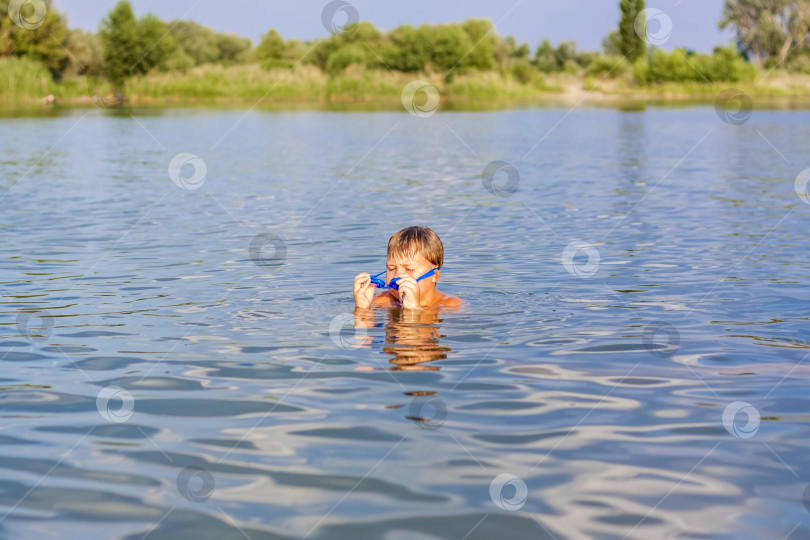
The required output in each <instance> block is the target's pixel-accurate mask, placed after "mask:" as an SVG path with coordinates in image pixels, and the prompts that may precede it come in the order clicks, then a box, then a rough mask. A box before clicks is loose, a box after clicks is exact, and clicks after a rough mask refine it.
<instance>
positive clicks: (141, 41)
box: [0, 0, 810, 87]
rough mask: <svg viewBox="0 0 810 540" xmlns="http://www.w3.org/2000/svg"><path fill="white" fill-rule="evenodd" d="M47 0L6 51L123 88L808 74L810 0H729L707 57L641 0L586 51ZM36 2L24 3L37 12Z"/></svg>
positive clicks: (365, 26)
mask: <svg viewBox="0 0 810 540" xmlns="http://www.w3.org/2000/svg"><path fill="white" fill-rule="evenodd" d="M43 1H44V5H45V6H46V7H47V10H46V13H45V15H44V18H43V19H42V20H41V21H38V25H37V26H35V27H31V28H24V27H21V26H20V25H19V24H15V23H14V22H13V21H12V18H11V16H10V15H12V14H10V13H9V2H10V0H0V57H10V56H23V57H27V58H32V59H34V60H37V61H39V62H41V63H42V64H44V65H45V66H46V67H47V68H48V70H50V72H51V74H52V76H53V77H54V79H56V80H59V79H61V78H63V77H73V76H80V75H86V76H93V77H101V76H104V77H106V78H107V79H109V80H110V82H111V83H112V84H113V85H115V86H117V87H123V85H124V84H125V82H126V80H127V79H128V78H129V77H131V76H135V75H140V74H144V73H147V72H149V71H151V70H158V71H174V70H187V69H190V68H193V67H195V66H199V65H202V64H212V63H213V64H224V65H228V64H237V63H259V64H261V65H262V66H263V67H265V68H267V69H273V68H276V67H283V68H289V67H291V66H294V65H296V64H299V63H300V64H311V65H315V66H317V67H319V68H320V69H322V70H323V71H324V72H326V73H329V74H338V73H341V72H343V71H344V70H346V69H347V68H348V67H349V66H352V65H354V66H359V67H362V68H364V69H387V70H391V71H398V72H406V73H409V72H413V73H416V72H425V71H429V72H436V73H443V74H446V75H447V77H448V78H452V77H453V76H454V75H456V74H463V73H465V72H468V71H490V70H500V71H504V72H509V73H511V74H512V75H514V76H515V77H516V78H517V79H518V80H520V81H521V82H528V81H531V80H532V79H533V78H534V77H536V76H537V74H542V73H553V72H566V71H567V72H571V73H577V72H581V71H582V70H585V71H586V72H587V73H590V74H600V73H607V74H608V75H614V74H615V73H617V72H621V71H623V70H624V71H628V70H629V71H632V73H633V75H634V77H635V78H636V80H637V81H638V82H642V83H643V82H659V81H666V80H697V81H700V80H701V79H700V77H698V76H697V75H700V76H701V77H702V78H703V79H706V77H707V74H709V75H710V76H713V75H711V74H716V73H718V72H719V73H722V74H724V75H723V76H728V77H731V79H730V80H735V79H734V77H740V76H742V75H740V73H742V71H744V69H743V67H741V64H742V63H743V61H747V62H750V63H752V64H754V65H757V66H764V67H771V66H776V65H779V66H782V67H785V68H788V69H793V70H796V71H806V72H810V41H808V36H809V35H810V0H726V3H725V6H724V10H723V13H722V18H721V19H720V21H719V22H718V25H719V27H720V28H730V29H732V30H734V32H735V35H736V48H727V47H726V48H718V49H716V50H715V52H714V54H712V55H701V54H696V53H693V52H692V51H689V50H687V49H676V50H675V51H673V52H671V53H667V52H665V51H662V50H660V49H657V48H655V47H648V46H647V44H646V43H645V40H643V39H641V37H640V36H639V32H638V18H639V17H643V12H644V0H620V2H619V6H620V9H621V14H622V15H621V21H620V22H619V25H618V28H617V29H616V30H615V31H613V32H611V33H610V34H609V35H608V36H607V37H606V38H605V40H604V42H603V51H601V52H589V51H580V50H578V48H577V45H576V43H575V42H573V41H565V42H562V43H559V44H557V45H556V46H554V45H552V44H551V42H549V41H548V40H544V41H542V42H541V43H540V44H539V45H537V46H536V47H535V48H534V50H532V47H531V46H530V45H529V43H527V42H523V43H517V41H516V40H515V39H514V38H513V37H512V36H506V37H500V36H498V35H497V34H496V33H495V31H494V28H493V25H492V22H491V21H489V20H487V19H469V20H466V21H464V22H461V23H451V24H432V25H431V24H424V25H421V26H418V27H414V26H411V25H402V26H398V27H396V28H394V29H393V30H390V31H382V30H380V29H377V28H376V27H374V25H373V24H371V23H369V22H358V23H355V24H351V25H348V26H346V27H344V28H343V30H342V31H341V32H336V33H332V34H331V35H329V36H328V37H326V38H322V39H318V40H314V41H312V42H304V41H301V40H296V39H284V38H283V37H282V36H281V35H280V34H279V33H278V32H277V31H275V30H270V31H268V32H267V33H266V34H265V35H263V36H262V37H261V40H260V41H259V43H258V44H256V45H255V46H254V45H253V43H252V42H251V40H249V39H247V38H243V37H240V36H237V35H234V34H228V33H221V32H216V31H214V30H212V29H210V28H208V27H205V26H202V25H200V24H197V23H195V22H193V21H186V20H180V21H168V22H165V21H162V20H161V19H159V18H158V17H157V16H155V15H153V14H146V15H144V16H142V17H139V18H138V17H135V15H134V12H133V10H132V6H131V5H130V3H129V2H128V1H127V0H121V1H119V2H118V3H117V4H116V5H115V7H114V8H113V9H112V10H111V11H110V12H109V13H108V14H107V16H106V17H105V18H104V20H103V22H102V23H101V26H100V29H99V31H98V32H97V33H90V32H84V31H82V30H78V29H70V28H68V25H67V21H66V18H65V17H64V16H63V15H62V14H60V13H59V12H58V11H57V10H56V9H54V7H53V5H52V3H51V0H43ZM18 3H19V2H18ZM32 4H33V2H28V3H25V4H23V6H22V8H23V9H29V10H30V9H32V8H31V6H32ZM23 15H31V14H30V13H29V14H23ZM696 66H701V67H702V68H703V70H705V73H704V72H703V70H701V69H699V68H697V67H696ZM696 71H698V72H699V73H697V74H696ZM735 74H736V75H735Z"/></svg>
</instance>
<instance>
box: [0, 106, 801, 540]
mask: <svg viewBox="0 0 810 540" xmlns="http://www.w3.org/2000/svg"><path fill="white" fill-rule="evenodd" d="M721 116H722V115H718V114H717V113H716V111H715V109H714V107H712V106H711V105H709V106H691V107H686V108H669V109H668V108H657V107H651V108H648V109H646V110H643V111H634V112H624V111H620V110H616V109H609V108H593V107H577V108H576V109H574V110H569V109H568V108H565V107H562V106H556V107H549V108H531V109H517V110H507V111H499V112H449V111H440V112H438V113H437V114H435V115H432V116H429V117H425V118H420V117H416V116H412V115H409V114H407V113H406V112H404V111H403V112H365V113H364V112H351V113H342V112H325V111H319V112H303V111H299V112H269V111H260V110H247V109H245V110H208V109H176V110H173V109H169V110H141V109H132V110H117V111H104V110H96V109H94V110H74V111H67V112H63V113H60V114H56V115H54V116H52V117H40V118H6V119H3V120H2V121H0V122H2V133H3V136H2V141H1V142H0V150H1V151H2V158H0V159H2V171H3V175H2V179H0V208H2V214H1V215H2V244H0V246H2V253H3V256H2V259H0V261H2V270H0V292H1V293H2V295H3V297H2V303H3V305H2V309H0V366H2V372H0V414H2V427H1V428H0V445H1V446H0V448H2V450H0V468H1V469H2V470H0V537H1V538H9V539H11V538H45V537H47V538H70V537H81V538H126V539H142V538H149V539H161V538H211V539H218V540H220V539H231V538H232V539H241V538H249V539H254V540H257V539H261V538H273V539H276V538H283V539H287V538H311V539H357V538H384V539H388V540H397V539H431V538H455V539H459V540H461V539H469V540H472V539H490V538H531V539H538V538H639V539H642V538H645V539H646V538H664V537H667V538H675V537H678V538H723V539H726V538H728V539H731V538H734V539H739V538H744V539H746V538H777V539H779V538H796V539H798V538H807V537H808V535H810V512H809V511H808V509H809V508H810V490H808V486H809V485H810V461H808V444H810V424H809V423H808V422H809V421H810V416H809V414H810V413H808V398H807V387H808V382H810V381H809V380H808V379H810V362H808V361H807V359H808V355H809V354H808V353H810V345H809V344H808V340H807V336H808V330H807V329H808V306H810V304H809V303H808V302H810V290H808V285H810V264H809V263H808V255H807V254H808V253H810V236H808V229H810V204H808V203H807V202H805V199H808V200H810V198H808V197H807V195H806V191H803V190H802V189H801V188H802V186H803V185H804V182H803V179H804V178H805V177H804V176H802V174H801V173H802V171H804V170H806V169H808V168H810V155H808V152H807V149H808V148H810V113H809V112H807V111H754V112H753V114H751V116H750V118H748V119H747V121H743V120H745V118H743V119H742V120H740V119H739V117H733V118H732V119H731V120H732V121H730V122H727V121H724V120H723V119H722V118H721ZM726 120H728V118H726ZM178 156H179V157H178ZM498 160H500V161H503V162H505V163H501V164H497V163H496V164H495V165H492V166H490V167H489V168H488V169H486V171H487V172H486V173H484V174H483V176H484V178H483V179H482V171H485V168H486V167H487V166H488V165H489V164H491V163H492V162H495V161H498ZM184 164H185V165H184ZM170 167H172V168H171V170H170ZM493 170H499V171H500V172H498V173H497V174H495V175H494V176H490V172H491V171H493ZM797 176H798V178H799V181H798V182H797V181H796V179H797ZM487 179H488V180H489V181H487ZM797 188H798V192H799V193H798V194H797ZM413 224H421V225H428V226H430V227H432V228H434V229H435V230H436V231H437V232H438V233H439V235H440V236H441V237H442V239H443V241H444V246H445V266H444V268H443V269H442V275H441V281H440V285H441V287H440V288H441V289H442V290H443V291H444V292H447V293H450V294H453V295H457V296H460V297H461V298H463V299H464V300H465V302H466V303H465V305H464V306H463V307H462V308H461V309H460V310H458V311H455V312H441V313H439V314H438V315H431V314H423V315H421V316H414V315H413V314H411V313H403V312H401V311H400V310H396V309H395V310H379V311H377V312H375V314H374V318H373V320H368V318H363V317H358V319H357V320H355V317H354V315H353V306H354V304H353V300H352V294H351V282H352V279H353V276H354V275H355V274H357V273H359V272H363V271H369V272H372V271H373V272H374V273H376V272H380V271H382V270H383V268H384V261H385V246H386V242H387V240H388V238H389V236H390V235H391V234H392V233H393V232H395V231H396V230H398V229H400V228H402V227H404V226H408V225H413ZM355 326H357V328H355Z"/></svg>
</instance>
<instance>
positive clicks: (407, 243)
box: [388, 226, 444, 268]
mask: <svg viewBox="0 0 810 540" xmlns="http://www.w3.org/2000/svg"><path fill="white" fill-rule="evenodd" d="M417 255H418V256H421V257H422V258H424V259H425V260H426V261H427V262H429V263H430V264H431V265H433V266H432V267H433V268H441V267H442V264H443V263H444V246H443V245H442V241H441V240H440V239H439V235H438V234H436V233H435V232H433V229H431V228H429V227H418V226H415V227H405V228H404V229H402V230H399V231H397V232H395V233H394V235H393V236H392V237H391V238H390V240H388V259H389V261H391V259H412V258H414V257H415V256H417Z"/></svg>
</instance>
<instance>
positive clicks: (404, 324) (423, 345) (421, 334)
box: [354, 308, 451, 370]
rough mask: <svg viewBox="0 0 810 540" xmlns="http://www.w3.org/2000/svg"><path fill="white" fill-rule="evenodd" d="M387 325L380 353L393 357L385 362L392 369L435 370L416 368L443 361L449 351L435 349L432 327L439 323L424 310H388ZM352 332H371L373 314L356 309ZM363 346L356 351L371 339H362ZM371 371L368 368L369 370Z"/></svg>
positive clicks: (435, 333)
mask: <svg viewBox="0 0 810 540" xmlns="http://www.w3.org/2000/svg"><path fill="white" fill-rule="evenodd" d="M389 316H390V318H389V321H388V323H387V324H386V325H385V344H384V345H383V348H382V351H383V352H384V353H386V354H389V355H391V356H393V358H391V359H390V360H389V362H391V363H392V364H394V365H396V366H397V367H396V368H393V369H397V370H437V369H439V368H438V367H435V366H420V365H418V364H423V363H425V362H433V361H434V360H441V359H443V358H447V353H448V352H449V351H450V350H451V349H450V348H449V347H442V346H440V345H439V338H441V337H442V336H441V335H440V334H439V330H438V328H437V327H436V326H428V325H434V324H436V323H438V322H439V319H438V317H437V315H436V311H435V310H432V309H425V310H422V311H414V310H406V309H399V308H397V309H392V310H391V311H390V312H389ZM354 326H355V328H372V327H374V326H375V323H374V313H373V312H372V311H371V310H370V309H368V310H364V309H357V310H355V315H354ZM364 337H365V339H364V340H362V341H364V343H362V344H361V343H358V344H357V346H360V347H363V346H365V347H371V346H372V339H371V336H364ZM369 369H371V368H369Z"/></svg>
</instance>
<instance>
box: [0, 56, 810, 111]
mask: <svg viewBox="0 0 810 540" xmlns="http://www.w3.org/2000/svg"><path fill="white" fill-rule="evenodd" d="M415 80H421V81H424V82H425V83H426V84H428V85H431V86H433V87H434V88H435V90H436V91H437V92H438V94H439V110H455V111H465V110H468V111H479V110H500V109H511V108H519V107H526V106H547V105H557V106H565V107H572V106H579V105H585V106H606V107H619V108H629V109H633V108H643V107H646V106H688V105H704V104H715V102H716V101H717V100H718V99H725V100H726V102H727V103H729V104H730V103H731V102H730V101H729V97H728V95H725V97H723V94H724V93H727V92H728V91H729V89H734V90H735V92H732V94H733V95H734V96H736V98H735V99H738V100H741V101H739V102H738V103H737V106H743V107H744V108H746V109H749V108H750V109H810V75H805V74H788V73H784V72H776V73H767V74H761V75H760V77H758V78H757V79H756V80H755V81H745V82H738V83H663V84H658V85H649V86H641V85H635V84H633V83H632V81H628V80H627V79H622V78H613V79H606V78H602V79H599V80H594V78H593V77H586V76H584V74H582V73H580V74H558V75H550V76H546V77H543V78H540V79H537V80H534V81H531V82H527V83H521V82H519V81H517V80H515V79H513V78H511V77H509V76H504V75H503V74H501V73H498V72H476V73H471V74H466V75H463V76H458V77H456V78H455V79H454V80H453V81H452V82H445V81H444V80H442V78H441V76H440V75H437V74H433V73H411V74H406V73H390V72H374V71H363V70H360V71H356V72H352V71H347V72H345V73H344V74H342V75H340V76H336V77H327V76H326V75H324V74H323V73H322V72H320V71H319V70H314V69H312V68H308V69H307V68H302V69H295V70H291V71H289V72H287V71H284V70H270V71H267V70H260V69H256V67H255V66H254V67H250V66H248V67H245V66H236V67H231V68H222V67H217V66H208V67H205V68H200V69H197V70H191V71H189V72H186V73H177V72H169V73H151V74H148V75H145V76H141V77H138V78H135V79H133V80H131V81H130V83H129V84H128V87H127V88H128V92H129V95H128V96H127V98H126V101H125V103H124V104H123V107H126V108H177V107H211V108H217V107H226V108H229V107H244V106H248V107H254V106H255V107H258V108H260V109H275V110H298V109H303V110H313V109H315V110H321V109H327V110H342V109H345V110H392V111H393V110H403V104H402V99H403V97H402V91H403V88H405V87H406V85H408V84H409V83H411V82H413V81H415ZM40 88H41V89H42V91H43V92H50V93H44V94H43V95H38V96H37V97H34V98H30V97H28V96H22V95H20V94H17V95H5V96H3V95H2V94H0V113H2V114H3V115H4V116H9V115H13V114H15V112H22V111H30V110H40V111H48V110H59V109H80V108H94V107H98V108H102V109H116V108H118V107H119V104H117V103H115V99H114V98H113V97H112V95H111V93H110V89H109V85H107V84H105V83H103V82H100V81H98V80H97V79H92V78H84V77H81V78H74V79H68V80H65V81H62V82H60V83H53V84H50V85H47V86H46V85H44V84H43V85H42V86H41V87H40ZM419 97H420V96H419V95H414V96H411V99H413V102H414V105H415V106H417V107H418V106H420V101H419Z"/></svg>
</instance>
